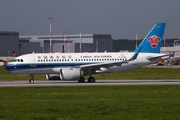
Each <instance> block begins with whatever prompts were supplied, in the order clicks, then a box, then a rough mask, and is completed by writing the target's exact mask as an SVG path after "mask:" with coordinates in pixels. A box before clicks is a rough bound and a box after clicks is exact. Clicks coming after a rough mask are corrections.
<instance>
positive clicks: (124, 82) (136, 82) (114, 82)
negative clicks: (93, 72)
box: [0, 79, 180, 87]
mask: <svg viewBox="0 0 180 120" xmlns="http://www.w3.org/2000/svg"><path fill="white" fill-rule="evenodd" d="M125 85H180V80H173V79H165V80H96V82H95V83H88V82H84V83H79V82H77V81H47V80H43V81H42V80H41V81H40V80H37V81H35V83H34V84H30V83H29V81H25V80H24V81H0V87H47V86H125Z"/></svg>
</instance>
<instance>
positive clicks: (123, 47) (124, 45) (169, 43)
mask: <svg viewBox="0 0 180 120" xmlns="http://www.w3.org/2000/svg"><path fill="white" fill-rule="evenodd" d="M175 40H178V39H177V38H169V39H165V42H164V41H163V43H162V46H166V47H173V46H174V41H175ZM141 41H142V39H141V40H137V45H139V44H140V43H141ZM164 43H165V44H164ZM179 43H180V42H179ZM135 48H136V40H128V39H118V40H113V51H114V52H118V51H132V50H134V49H135Z"/></svg>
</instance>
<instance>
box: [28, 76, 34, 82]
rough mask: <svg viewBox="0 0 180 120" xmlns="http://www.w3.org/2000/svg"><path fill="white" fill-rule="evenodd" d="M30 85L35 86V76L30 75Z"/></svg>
mask: <svg viewBox="0 0 180 120" xmlns="http://www.w3.org/2000/svg"><path fill="white" fill-rule="evenodd" d="M29 83H31V84H33V83H34V75H33V74H30V80H29Z"/></svg>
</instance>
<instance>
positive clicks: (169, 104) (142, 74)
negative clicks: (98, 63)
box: [0, 67, 180, 120]
mask: <svg viewBox="0 0 180 120" xmlns="http://www.w3.org/2000/svg"><path fill="white" fill-rule="evenodd" d="M179 72H180V69H172V68H160V69H157V68H139V69H134V70H128V71H124V72H117V73H109V74H104V75H94V77H96V79H172V78H173V79H179V78H180V74H179ZM28 79H29V76H28V75H24V74H23V75H19V74H12V73H8V72H7V71H6V70H5V69H4V67H0V80H28ZM44 79H45V75H37V76H36V77H35V80H44ZM179 111H180V86H179V85H163V86H157V85H156V86H88V87H82V86H81V87H12V88H0V120H14V119H17V120H74V119H77V120H118V119H119V120H142V119H143V120H179V119H180V114H179Z"/></svg>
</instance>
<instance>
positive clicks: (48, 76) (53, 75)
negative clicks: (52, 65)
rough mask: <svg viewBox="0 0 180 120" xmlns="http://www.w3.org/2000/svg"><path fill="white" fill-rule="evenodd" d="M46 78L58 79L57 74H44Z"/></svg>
mask: <svg viewBox="0 0 180 120" xmlns="http://www.w3.org/2000/svg"><path fill="white" fill-rule="evenodd" d="M46 79H47V80H60V76H59V74H46Z"/></svg>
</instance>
